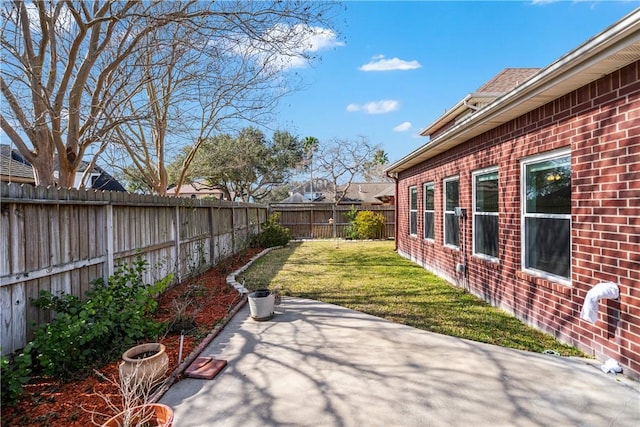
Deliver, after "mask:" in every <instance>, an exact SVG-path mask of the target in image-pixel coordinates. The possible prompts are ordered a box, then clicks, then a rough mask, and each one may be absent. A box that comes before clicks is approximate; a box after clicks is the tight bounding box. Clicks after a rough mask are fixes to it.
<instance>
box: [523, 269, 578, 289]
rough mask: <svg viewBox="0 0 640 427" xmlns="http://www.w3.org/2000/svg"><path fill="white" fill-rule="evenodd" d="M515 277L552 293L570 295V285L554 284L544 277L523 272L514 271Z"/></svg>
mask: <svg viewBox="0 0 640 427" xmlns="http://www.w3.org/2000/svg"><path fill="white" fill-rule="evenodd" d="M516 277H517V278H518V279H521V280H525V281H527V282H529V284H531V285H535V286H540V287H542V288H547V289H551V290H552V291H555V292H558V293H561V294H563V295H570V294H571V289H572V288H571V285H570V284H564V283H560V282H554V281H552V280H549V279H547V278H544V277H539V276H536V275H534V274H531V273H528V272H525V271H516Z"/></svg>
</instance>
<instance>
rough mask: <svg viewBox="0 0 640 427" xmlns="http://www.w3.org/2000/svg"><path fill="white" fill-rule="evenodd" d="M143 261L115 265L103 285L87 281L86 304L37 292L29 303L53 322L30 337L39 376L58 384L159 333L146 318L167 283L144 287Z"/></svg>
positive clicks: (157, 325) (155, 324)
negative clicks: (56, 380) (52, 313)
mask: <svg viewBox="0 0 640 427" xmlns="http://www.w3.org/2000/svg"><path fill="white" fill-rule="evenodd" d="M146 270H147V262H146V261H145V260H143V259H142V258H141V257H138V258H137V259H136V260H135V261H134V262H133V264H132V265H131V266H126V265H120V266H118V268H117V270H116V272H115V273H114V275H113V276H111V277H109V280H108V283H106V284H105V283H104V281H103V280H102V279H98V280H95V281H94V282H92V289H91V290H89V291H88V292H87V294H86V300H85V301H80V299H79V298H77V297H74V296H71V295H62V296H55V295H53V294H51V293H50V292H46V291H41V293H40V296H39V298H37V299H36V300H33V301H32V303H33V304H34V305H35V306H37V307H40V308H44V309H51V310H54V311H55V312H56V315H55V317H54V319H53V320H52V321H51V322H50V323H48V324H46V325H41V326H40V327H39V328H38V329H37V330H36V332H35V338H34V340H33V346H34V349H35V351H36V355H37V358H38V363H39V365H40V368H41V369H42V371H43V373H44V374H45V375H53V376H56V377H59V378H62V379H67V378H69V376H70V375H71V374H73V373H75V372H77V371H79V370H81V369H84V368H87V367H90V366H94V365H96V364H98V363H103V362H106V361H108V360H111V359H112V358H114V356H116V355H119V354H120V353H122V352H123V351H124V350H126V348H128V347H130V346H132V345H133V344H135V343H136V342H137V341H138V340H140V339H142V338H155V337H157V336H158V335H159V334H160V333H161V332H162V331H163V328H164V325H163V324H162V323H158V322H156V321H154V320H153V319H152V318H151V317H150V316H149V314H151V313H153V312H154V311H155V310H156V308H157V305H158V304H157V302H156V300H155V297H156V296H157V295H159V293H160V292H162V290H163V289H164V288H165V287H166V285H167V284H168V283H169V282H170V281H171V280H172V276H171V275H169V276H167V277H165V278H164V279H163V280H161V281H160V282H157V283H155V284H153V285H145V284H144V283H143V278H142V275H143V274H144V272H145V271H146Z"/></svg>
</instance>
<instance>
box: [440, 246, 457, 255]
mask: <svg viewBox="0 0 640 427" xmlns="http://www.w3.org/2000/svg"><path fill="white" fill-rule="evenodd" d="M443 248H444V249H445V250H448V251H451V252H454V253H458V252H460V247H459V246H453V245H444V246H443Z"/></svg>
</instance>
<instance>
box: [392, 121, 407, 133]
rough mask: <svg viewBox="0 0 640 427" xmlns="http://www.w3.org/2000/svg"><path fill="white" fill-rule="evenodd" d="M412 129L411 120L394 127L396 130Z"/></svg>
mask: <svg viewBox="0 0 640 427" xmlns="http://www.w3.org/2000/svg"><path fill="white" fill-rule="evenodd" d="M409 129H411V122H404V123H400V124H399V125H398V126H396V127H394V128H393V131H394V132H406V131H408V130H409Z"/></svg>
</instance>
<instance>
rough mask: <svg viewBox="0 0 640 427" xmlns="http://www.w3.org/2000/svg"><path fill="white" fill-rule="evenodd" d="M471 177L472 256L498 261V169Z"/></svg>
mask: <svg viewBox="0 0 640 427" xmlns="http://www.w3.org/2000/svg"><path fill="white" fill-rule="evenodd" d="M472 177H473V254H474V255H477V256H480V257H483V258H490V259H492V260H497V259H498V168H497V167H493V168H487V169H482V170H479V171H476V172H474V173H473V174H472Z"/></svg>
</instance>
